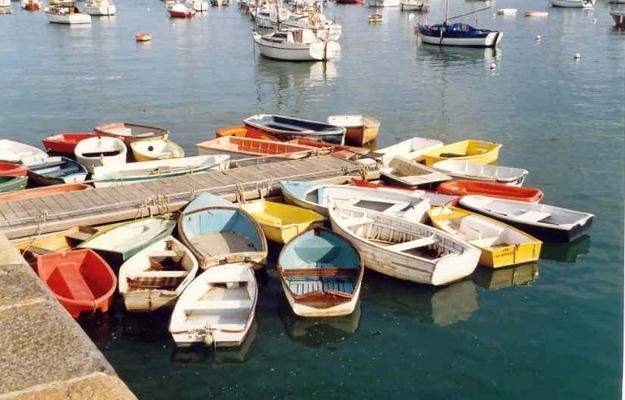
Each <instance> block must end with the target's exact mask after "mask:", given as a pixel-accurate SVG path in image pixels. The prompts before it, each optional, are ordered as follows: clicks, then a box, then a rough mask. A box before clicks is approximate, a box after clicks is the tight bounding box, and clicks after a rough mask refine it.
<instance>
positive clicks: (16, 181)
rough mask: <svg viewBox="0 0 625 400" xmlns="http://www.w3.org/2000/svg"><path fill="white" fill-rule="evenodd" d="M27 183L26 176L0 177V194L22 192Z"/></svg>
mask: <svg viewBox="0 0 625 400" xmlns="http://www.w3.org/2000/svg"><path fill="white" fill-rule="evenodd" d="M27 183H28V176H24V175H20V176H0V193H6V192H15V191H17V190H22V189H24V188H25V187H26V184H27Z"/></svg>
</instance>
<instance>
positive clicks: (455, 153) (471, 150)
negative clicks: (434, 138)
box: [417, 139, 501, 165]
mask: <svg viewBox="0 0 625 400" xmlns="http://www.w3.org/2000/svg"><path fill="white" fill-rule="evenodd" d="M500 148H501V144H499V143H493V142H484V141H481V140H473V139H469V140H462V141H460V142H455V143H451V144H447V145H444V146H442V147H438V148H436V149H434V150H430V151H427V152H425V153H423V155H422V156H421V157H419V158H418V159H417V161H422V162H425V165H432V164H434V163H436V162H439V161H443V160H448V159H454V160H462V161H470V162H473V163H477V164H492V163H494V162H495V161H497V158H498V157H499V149H500Z"/></svg>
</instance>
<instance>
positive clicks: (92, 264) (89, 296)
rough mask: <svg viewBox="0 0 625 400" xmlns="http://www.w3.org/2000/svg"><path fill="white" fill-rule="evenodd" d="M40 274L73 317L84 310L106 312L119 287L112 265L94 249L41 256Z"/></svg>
mask: <svg viewBox="0 0 625 400" xmlns="http://www.w3.org/2000/svg"><path fill="white" fill-rule="evenodd" d="M37 273H38V274H39V277H40V278H41V280H42V281H43V282H44V283H45V284H46V286H47V287H48V288H49V289H50V291H51V292H52V293H53V294H54V296H55V297H56V299H57V300H58V301H59V303H61V305H63V307H65V309H66V310H67V311H68V312H69V313H70V314H71V315H72V317H74V318H78V316H79V315H80V313H81V312H90V313H93V312H94V311H96V310H100V311H101V312H107V311H108V309H109V307H110V305H111V302H112V300H113V293H115V287H116V286H117V278H116V277H115V273H114V272H113V270H111V267H110V266H109V265H108V264H107V263H106V261H104V260H103V259H102V257H100V256H99V255H98V254H96V253H95V252H94V251H92V250H72V251H68V252H64V253H52V254H45V255H42V256H40V257H38V258H37Z"/></svg>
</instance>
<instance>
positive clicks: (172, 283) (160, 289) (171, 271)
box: [119, 236, 198, 312]
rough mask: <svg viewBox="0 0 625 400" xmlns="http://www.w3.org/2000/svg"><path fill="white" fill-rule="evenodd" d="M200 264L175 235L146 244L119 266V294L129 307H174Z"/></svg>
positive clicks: (131, 309) (151, 308) (134, 310)
mask: <svg viewBox="0 0 625 400" xmlns="http://www.w3.org/2000/svg"><path fill="white" fill-rule="evenodd" d="M197 270H198V263H197V260H196V259H195V257H194V256H193V254H192V253H191V251H189V249H187V248H186V247H185V246H184V245H183V244H182V243H180V242H179V241H178V240H176V239H175V238H174V237H173V236H168V237H166V238H164V239H161V240H159V241H158V242H156V243H154V244H152V245H150V246H148V247H146V248H145V249H143V250H141V251H140V252H138V253H137V254H135V255H134V256H132V257H131V258H130V259H128V261H126V262H125V263H123V264H122V266H121V267H120V268H119V294H121V295H122V297H123V298H124V304H125V305H126V310H128V311H131V312H149V311H154V310H157V309H159V308H161V307H168V306H173V305H174V303H175V302H176V300H177V299H178V296H180V294H181V293H182V292H183V290H184V289H185V288H186V287H187V286H189V284H190V283H191V281H192V280H193V278H195V274H197Z"/></svg>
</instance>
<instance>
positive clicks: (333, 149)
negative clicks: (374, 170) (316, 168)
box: [289, 139, 369, 160]
mask: <svg viewBox="0 0 625 400" xmlns="http://www.w3.org/2000/svg"><path fill="white" fill-rule="evenodd" d="M289 143H293V144H299V145H302V146H308V147H313V148H316V149H319V150H318V152H319V153H328V154H330V155H332V156H334V157H338V158H344V159H346V160H351V159H353V158H358V157H359V156H362V155H365V154H367V153H369V149H365V148H362V147H353V146H345V145H340V144H333V143H327V142H320V141H317V140H310V139H293V140H289Z"/></svg>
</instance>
